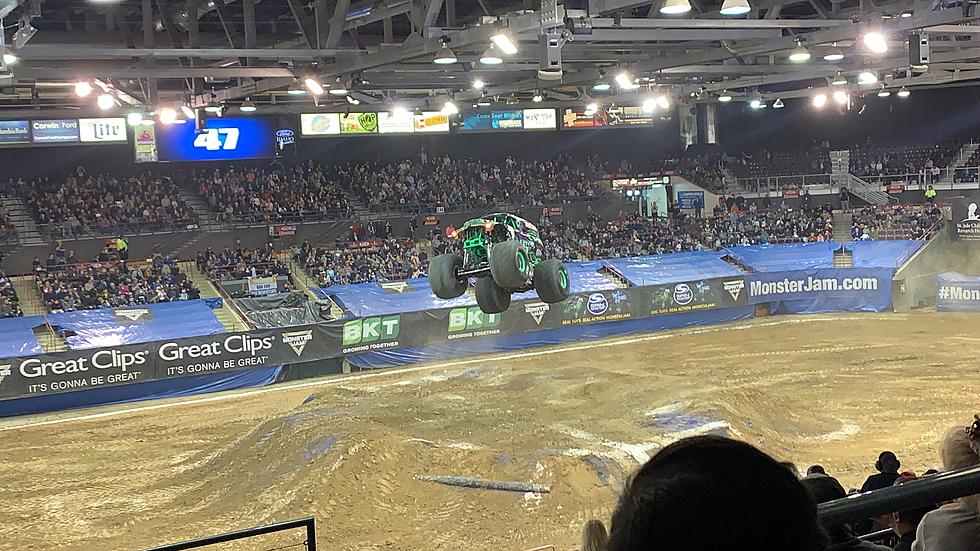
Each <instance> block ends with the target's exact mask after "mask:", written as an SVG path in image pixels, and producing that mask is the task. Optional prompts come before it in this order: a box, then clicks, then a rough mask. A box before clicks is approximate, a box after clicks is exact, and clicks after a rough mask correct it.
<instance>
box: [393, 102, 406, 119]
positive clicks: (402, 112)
mask: <svg viewBox="0 0 980 551" xmlns="http://www.w3.org/2000/svg"><path fill="white" fill-rule="evenodd" d="M391 116H392V117H393V118H396V119H404V118H407V117H408V116H409V112H408V109H405V108H404V107H403V106H401V105H396V106H394V107H392V108H391Z"/></svg>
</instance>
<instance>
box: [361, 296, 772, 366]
mask: <svg viewBox="0 0 980 551" xmlns="http://www.w3.org/2000/svg"><path fill="white" fill-rule="evenodd" d="M754 315H755V308H754V307H752V306H739V307H736V308H724V309H718V310H700V311H696V312H684V313H682V314H670V315H666V316H655V317H652V318H644V319H632V320H625V321H612V322H607V323H594V324H590V325H575V326H569V327H561V328H558V329H549V330H546V331H533V332H530V333H525V334H523V335H511V336H497V337H487V338H483V339H474V340H472V341H467V342H466V344H465V347H464V346H461V345H460V343H459V342H448V343H443V344H434V345H429V346H423V347H418V348H399V349H394V350H380V351H376V352H365V353H363V354H356V355H352V356H347V360H348V361H350V362H351V363H352V364H353V365H355V366H357V367H360V368H379V367H389V366H395V365H405V364H410V363H415V362H426V361H433V360H440V359H446V358H458V357H460V356H465V355H479V354H492V353H495V352H507V351H511V350H523V349H526V348H531V347H535V346H548V345H553V344H561V343H565V342H579V341H584V340H591V339H600V338H603V337H609V336H613V335H627V334H635V333H647V332H650V331H661V330H665V329H677V328H681V327H690V326H695V325H709V324H714V323H727V322H732V321H738V320H745V319H750V318H752V317H753V316H754ZM651 361H655V360H653V359H651Z"/></svg>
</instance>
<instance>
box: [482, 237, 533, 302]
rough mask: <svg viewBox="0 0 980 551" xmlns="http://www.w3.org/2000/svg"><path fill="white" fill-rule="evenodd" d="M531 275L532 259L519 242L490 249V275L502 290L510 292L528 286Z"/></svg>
mask: <svg viewBox="0 0 980 551" xmlns="http://www.w3.org/2000/svg"><path fill="white" fill-rule="evenodd" d="M530 273H531V258H530V257H529V256H528V254H527V251H525V250H524V247H522V246H521V244H520V243H518V242H517V241H504V242H503V243H497V244H496V245H494V246H493V248H492V249H490V275H492V276H493V280H494V281H496V282H497V285H499V286H500V287H501V288H503V289H506V290H508V291H513V290H514V289H520V288H521V287H524V286H525V285H526V284H527V280H528V275H529V274H530Z"/></svg>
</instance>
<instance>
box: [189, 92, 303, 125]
mask: <svg viewBox="0 0 980 551" xmlns="http://www.w3.org/2000/svg"><path fill="white" fill-rule="evenodd" d="M304 93H305V92H304ZM180 112H181V113H183V114H184V116H185V117H187V120H194V119H195V118H196V116H195V114H194V110H193V109H191V107H190V106H189V105H181V106H180Z"/></svg>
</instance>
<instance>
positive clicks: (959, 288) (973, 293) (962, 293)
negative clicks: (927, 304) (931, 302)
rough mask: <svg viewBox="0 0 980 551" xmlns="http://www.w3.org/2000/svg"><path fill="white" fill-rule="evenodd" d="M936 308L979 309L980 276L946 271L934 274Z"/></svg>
mask: <svg viewBox="0 0 980 551" xmlns="http://www.w3.org/2000/svg"><path fill="white" fill-rule="evenodd" d="M936 286H937V288H936V309H937V310H954V311H955V310H966V311H976V310H980V276H968V275H964V274H960V273H957V272H946V273H944V274H940V275H938V276H936Z"/></svg>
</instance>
